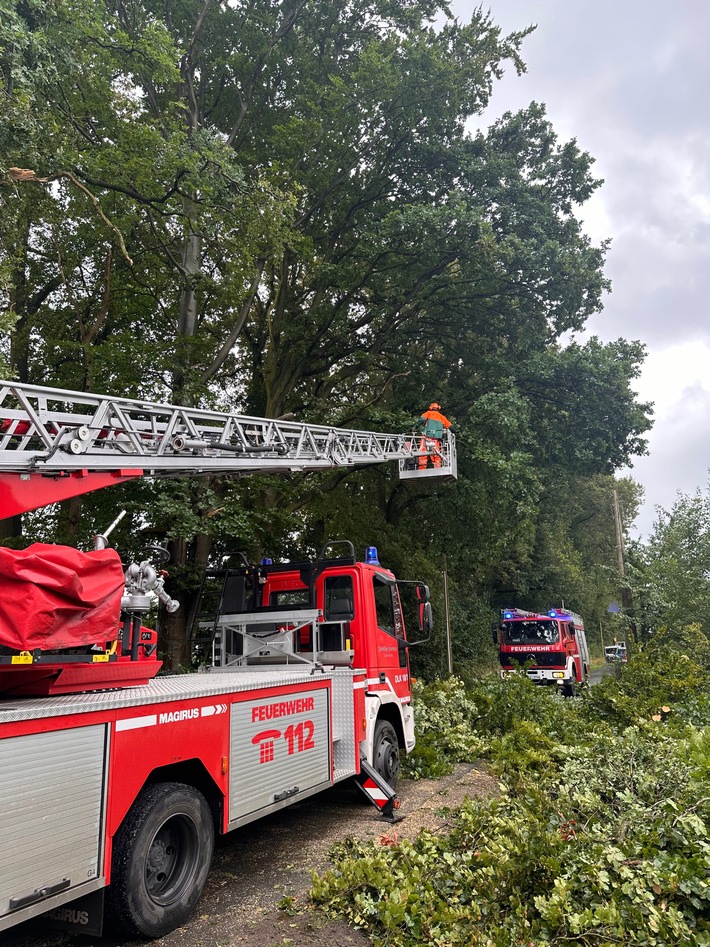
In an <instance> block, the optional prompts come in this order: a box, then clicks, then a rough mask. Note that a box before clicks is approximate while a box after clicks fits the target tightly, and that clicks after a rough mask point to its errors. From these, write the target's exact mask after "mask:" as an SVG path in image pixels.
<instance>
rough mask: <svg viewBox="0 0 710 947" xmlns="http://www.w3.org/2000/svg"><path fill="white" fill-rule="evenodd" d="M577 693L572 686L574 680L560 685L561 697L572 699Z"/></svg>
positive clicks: (573, 685)
mask: <svg viewBox="0 0 710 947" xmlns="http://www.w3.org/2000/svg"><path fill="white" fill-rule="evenodd" d="M576 693H577V688H576V687H575V684H574V678H573V679H572V680H569V681H565V682H564V684H563V685H562V696H563V697H574V696H575V695H576Z"/></svg>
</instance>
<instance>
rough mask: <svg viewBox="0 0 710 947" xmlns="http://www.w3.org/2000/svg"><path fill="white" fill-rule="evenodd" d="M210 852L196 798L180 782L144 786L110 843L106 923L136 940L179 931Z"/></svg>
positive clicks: (208, 825)
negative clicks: (109, 874) (111, 849)
mask: <svg viewBox="0 0 710 947" xmlns="http://www.w3.org/2000/svg"><path fill="white" fill-rule="evenodd" d="M213 848H214V825H213V822H212V815H211V813H210V809H209V806H208V805H207V802H206V801H205V798H204V796H202V794H201V793H199V792H197V790H196V789H193V788H192V787H191V786H186V785H183V784H182V783H157V784H156V785H155V786H148V787H147V788H146V789H144V790H143V791H142V792H141V794H140V795H139V796H138V798H137V799H136V801H135V802H134V803H133V806H132V807H131V810H130V812H129V813H128V815H127V816H126V818H125V819H124V821H123V823H122V825H121V827H120V829H119V830H118V832H117V833H116V836H115V838H114V842H113V861H112V868H111V884H110V886H109V888H108V892H107V899H106V918H107V922H108V923H110V924H112V925H113V926H115V927H118V928H119V929H120V930H122V931H124V932H125V933H127V934H137V935H139V936H141V937H161V936H162V935H163V934H168V933H169V932H170V931H172V930H174V929H175V928H176V927H179V926H180V924H182V923H183V922H184V921H185V920H186V919H187V918H188V917H189V916H190V915H191V914H192V912H193V910H194V908H195V905H196V904H197V902H198V900H199V899H200V895H201V894H202V889H203V888H204V886H205V882H206V881H207V875H208V873H209V870H210V862H211V860H212V850H213Z"/></svg>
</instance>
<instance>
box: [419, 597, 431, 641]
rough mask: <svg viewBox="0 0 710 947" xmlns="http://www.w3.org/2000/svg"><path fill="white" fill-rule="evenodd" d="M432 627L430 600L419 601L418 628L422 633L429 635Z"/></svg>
mask: <svg viewBox="0 0 710 947" xmlns="http://www.w3.org/2000/svg"><path fill="white" fill-rule="evenodd" d="M433 627H434V614H433V612H432V610H431V602H420V603H419V630H420V631H421V632H422V634H425V635H427V636H429V635H430V634H431V632H432V628H433Z"/></svg>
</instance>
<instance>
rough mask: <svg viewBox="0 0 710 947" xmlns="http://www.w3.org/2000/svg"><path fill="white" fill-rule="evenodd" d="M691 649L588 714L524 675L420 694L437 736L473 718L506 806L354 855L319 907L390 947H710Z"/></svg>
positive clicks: (649, 658) (659, 660) (703, 750)
mask: <svg viewBox="0 0 710 947" xmlns="http://www.w3.org/2000/svg"><path fill="white" fill-rule="evenodd" d="M689 634H690V637H691V638H692V635H693V632H692V630H691V632H690V633H689ZM679 637H680V638H682V637H683V636H675V637H674V636H668V638H667V639H666V641H662V640H660V639H659V640H658V641H657V643H656V647H655V648H652V649H648V652H647V653H644V654H642V655H636V656H634V657H633V658H632V659H631V661H630V662H629V664H628V665H627V666H624V667H623V668H622V669H621V671H620V678H619V679H612V680H608V681H607V682H606V683H604V684H603V685H599V686H596V687H595V688H594V689H593V690H592V693H591V694H589V695H585V696H584V697H583V698H582V699H581V700H564V699H561V698H560V697H558V696H557V695H556V694H555V693H551V692H550V691H549V690H548V689H546V688H542V687H535V686H534V685H532V684H531V682H530V681H528V680H527V679H526V678H524V677H523V676H522V675H517V676H513V677H510V678H507V679H506V680H494V679H484V680H482V681H480V682H477V683H476V684H474V685H473V686H472V687H471V688H470V689H469V690H468V691H466V690H465V689H463V688H462V685H461V683H460V682H456V681H448V682H446V688H445V689H441V688H440V689H439V691H438V692H437V689H436V687H435V686H431V685H430V686H427V687H423V686H422V687H419V688H418V691H417V697H418V709H419V708H420V707H421V705H422V703H424V702H426V704H425V706H424V707H421V716H422V717H423V719H425V720H426V721H427V726H428V727H430V726H431V724H432V723H433V722H435V721H438V722H439V725H440V726H442V727H443V726H445V725H446V722H447V720H448V719H449V716H448V715H447V711H446V708H445V706H443V705H444V704H445V702H446V700H447V698H450V699H451V701H452V703H453V705H454V706H453V715H454V719H458V718H459V715H460V713H461V711H462V710H464V711H465V712H466V716H467V719H468V721H469V726H470V727H471V730H472V734H473V736H474V737H475V738H477V739H479V740H481V741H482V742H484V744H485V747H486V749H485V753H486V755H487V756H488V758H489V760H490V761H491V765H492V767H493V768H494V770H495V771H496V772H498V773H499V774H500V776H501V778H502V780H503V782H502V784H501V792H500V793H499V794H498V795H496V796H495V797H493V798H490V799H488V800H469V801H467V802H466V803H465V804H464V806H463V807H462V808H461V810H460V811H459V812H457V813H456V814H455V815H453V816H450V819H449V821H450V822H451V821H452V820H453V830H452V831H451V832H450V833H449V834H447V835H441V836H434V835H432V834H431V833H429V832H426V831H423V832H422V833H420V835H419V836H418V837H417V838H416V839H415V840H414V841H413V842H408V841H403V842H400V843H399V844H397V845H390V846H387V847H383V846H374V845H371V844H366V843H353V842H349V843H348V844H347V845H344V846H340V847H339V848H338V849H337V850H336V851H335V852H334V853H333V857H334V861H335V867H334V868H333V870H332V871H330V872H329V873H327V874H326V875H324V876H323V877H321V878H317V879H314V886H313V890H312V896H313V898H314V900H315V901H316V902H317V903H319V904H321V905H323V906H325V907H326V909H327V910H329V911H332V912H337V913H339V914H344V915H345V916H346V917H348V918H349V919H350V920H351V921H352V922H353V923H354V924H356V925H358V926H360V927H364V928H365V929H366V930H367V931H368V933H369V934H370V935H371V936H372V937H373V941H374V943H375V944H378V945H384V944H387V945H389V947H409V945H415V944H421V943H433V944H439V945H442V947H443V945H446V947H455V945H461V947H463V945H471V947H476V945H480V947H517V945H520V944H556V945H559V947H564V945H568V947H572V945H574V944H585V945H589V947H592V945H602V947H607V945H617V944H618V945H626V944H648V945H655V947H671V945H676V944H684V945H685V944H688V945H690V947H706V945H707V944H709V943H710V922H709V920H708V918H710V882H709V881H708V876H709V873H710V799H709V798H708V795H707V780H708V775H709V774H710V729H708V728H707V724H708V721H709V720H710V716H709V714H708V708H710V678H709V677H708V675H707V673H704V672H703V670H702V669H701V668H700V667H699V665H697V664H695V663H694V662H693V661H690V660H689V659H688V658H687V656H685V655H683V654H681V652H680V650H679V641H678V639H679ZM683 658H685V660H682V659H683ZM674 700H676V701H678V702H677V703H675V704H673V706H672V707H671V708H670V710H669V712H668V714H667V715H665V714H663V715H661V716H660V717H658V719H653V718H652V715H651V713H649V710H650V709H652V710H653V711H655V710H657V709H658V708H660V707H662V706H665V705H667V704H669V703H670V702H672V701H674ZM430 703H431V704H433V706H434V710H433V712H432V710H430V708H429V704H430ZM630 721H632V722H631V723H630ZM465 745H466V744H465V743H463V744H462V743H460V742H459V748H460V747H461V746H465ZM440 747H441V755H442V757H443V758H444V759H446V760H448V761H449V762H451V761H452V760H454V759H456V758H465V757H464V755H463V754H461V755H459V756H458V757H457V752H458V751H457V748H456V747H455V746H452V744H451V743H447V742H446V741H444V740H442V741H441V744H440ZM464 753H465V751H464Z"/></svg>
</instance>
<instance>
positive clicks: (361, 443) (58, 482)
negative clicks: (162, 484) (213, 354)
mask: <svg viewBox="0 0 710 947" xmlns="http://www.w3.org/2000/svg"><path fill="white" fill-rule="evenodd" d="M392 460H396V461H399V462H400V476H402V477H404V478H411V477H431V476H435V477H446V478H449V479H451V478H455V477H456V449H455V441H454V438H453V436H452V435H450V434H449V433H448V432H447V434H446V436H445V438H444V439H442V441H441V442H440V443H439V445H438V446H431V445H425V444H424V443H423V441H422V439H421V437H420V436H418V435H416V434H378V433H375V432H373V431H355V430H346V429H341V428H335V427H328V426H325V425H315V424H299V423H295V422H292V421H281V420H278V419H272V418H253V417H246V416H243V415H238V414H231V413H222V412H219V411H210V410H203V409H200V408H186V407H180V406H177V405H167V404H154V403H149V402H144V401H137V400H132V399H127V398H115V397H112V396H109V395H96V394H87V393H85V392H76V391H64V390H61V389H58V388H45V387H42V386H38V385H25V384H20V383H18V382H8V381H4V382H3V381H0V515H2V516H12V515H15V514H17V513H22V512H26V511H27V510H31V509H36V508H37V507H40V506H45V505H47V503H51V502H56V501H57V500H62V499H67V498H68V497H71V496H77V495H79V494H81V493H86V492H88V491H90V490H95V489H97V488H99V487H102V486H109V485H110V484H112V483H116V482H121V481H123V480H128V479H131V478H132V477H136V476H148V477H176V476H195V475H199V474H228V475H231V476H239V475H240V474H246V473H274V472H287V471H304V470H317V469H319V468H323V469H327V468H330V467H350V466H356V465H365V464H375V463H383V462H385V461H392ZM40 477H41V478H42V483H41V484H40V483H39V482H38V478H40ZM87 478H88V481H89V482H83V483H82V481H87ZM52 482H53V484H54V486H51V487H50V483H52Z"/></svg>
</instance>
